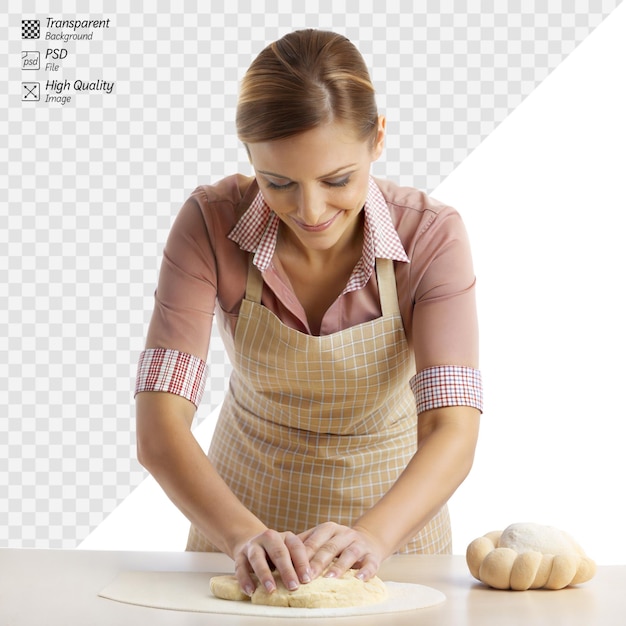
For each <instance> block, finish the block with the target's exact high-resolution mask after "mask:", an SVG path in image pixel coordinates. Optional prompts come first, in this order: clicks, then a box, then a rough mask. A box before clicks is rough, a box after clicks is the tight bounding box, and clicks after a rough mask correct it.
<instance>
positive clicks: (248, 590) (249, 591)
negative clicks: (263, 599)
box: [243, 585, 254, 597]
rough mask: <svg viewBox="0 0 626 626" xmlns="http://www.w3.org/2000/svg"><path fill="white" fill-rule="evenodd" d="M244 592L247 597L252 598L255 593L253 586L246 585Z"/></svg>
mask: <svg viewBox="0 0 626 626" xmlns="http://www.w3.org/2000/svg"><path fill="white" fill-rule="evenodd" d="M243 591H244V593H245V594H246V595H247V596H250V597H252V594H253V593H254V586H253V585H246V586H245V588H244V590H243Z"/></svg>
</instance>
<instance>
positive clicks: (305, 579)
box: [301, 570, 311, 584]
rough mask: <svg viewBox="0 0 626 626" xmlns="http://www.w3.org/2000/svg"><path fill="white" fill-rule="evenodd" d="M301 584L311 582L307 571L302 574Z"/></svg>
mask: <svg viewBox="0 0 626 626" xmlns="http://www.w3.org/2000/svg"><path fill="white" fill-rule="evenodd" d="M301 580H302V582H303V583H305V584H306V583H310V582H311V573H310V572H309V571H308V570H307V571H306V572H304V575H303V576H302V579H301Z"/></svg>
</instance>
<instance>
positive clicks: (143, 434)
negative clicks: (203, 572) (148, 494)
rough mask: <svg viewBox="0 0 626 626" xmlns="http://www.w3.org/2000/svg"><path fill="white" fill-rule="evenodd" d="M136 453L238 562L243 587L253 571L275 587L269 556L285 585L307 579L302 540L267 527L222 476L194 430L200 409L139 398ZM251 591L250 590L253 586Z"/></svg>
mask: <svg viewBox="0 0 626 626" xmlns="http://www.w3.org/2000/svg"><path fill="white" fill-rule="evenodd" d="M136 407H137V457H138V459H139V462H140V463H141V464H142V465H143V466H144V467H145V468H146V469H147V470H148V471H149V472H150V473H151V474H152V475H153V476H154V478H155V479H156V481H157V482H158V483H159V484H160V485H161V487H162V488H163V490H164V491H165V493H166V494H167V495H168V497H169V498H170V499H171V500H172V502H173V503H174V504H175V505H176V506H177V507H178V508H179V509H180V510H181V511H182V513H183V514H184V515H185V516H186V517H187V518H188V519H189V520H190V522H191V523H192V524H193V525H194V526H196V528H198V529H199V530H200V532H202V534H204V535H205V536H206V537H207V539H208V540H209V541H210V542H211V543H213V544H214V545H215V546H216V547H217V548H219V549H220V550H222V551H224V552H225V553H226V554H228V555H229V556H231V557H232V558H233V559H235V561H236V565H237V577H238V579H239V582H240V584H241V587H242V589H244V590H245V591H247V592H249V593H251V590H252V591H253V590H254V584H253V582H252V579H251V578H250V572H251V571H254V572H256V574H257V575H258V576H259V578H260V580H261V582H262V583H263V584H264V585H265V586H266V588H268V589H269V590H271V589H272V588H273V587H274V579H273V577H272V575H271V571H270V569H269V566H268V562H267V559H268V556H269V558H270V559H271V560H272V562H273V563H274V565H276V567H277V568H278V570H279V572H280V574H281V577H282V578H283V580H285V581H286V583H287V584H289V583H290V582H291V583H292V586H293V583H294V582H295V585H296V586H297V585H298V583H299V580H300V581H302V582H305V581H306V580H307V579H308V577H307V573H308V571H309V563H308V559H307V557H306V551H305V548H304V546H303V545H302V542H301V541H300V540H299V539H298V538H297V537H296V536H295V535H294V534H293V533H278V532H276V531H272V530H269V529H268V528H267V526H265V524H263V522H261V520H259V519H258V518H257V517H256V516H255V515H253V514H252V513H251V512H250V511H248V509H246V508H245V507H244V506H243V504H242V503H241V502H240V501H239V500H238V499H237V497H236V496H235V495H234V494H233V492H232V491H231V490H230V488H229V487H228V485H227V484H226V483H225V482H224V480H223V479H222V478H221V477H220V476H219V474H218V473H217V471H216V470H215V468H214V467H213V465H212V464H211V462H210V461H209V459H208V458H207V456H206V454H205V453H204V452H203V450H202V449H201V448H200V446H199V444H198V442H197V441H196V439H195V437H194V436H193V434H192V432H191V423H192V420H193V416H194V414H195V411H196V407H195V406H194V405H193V404H192V403H191V402H189V401H188V400H186V399H185V398H183V397H181V396H177V395H175V394H170V393H163V392H142V393H138V394H137V396H136ZM251 585H252V587H251V590H250V586H251Z"/></svg>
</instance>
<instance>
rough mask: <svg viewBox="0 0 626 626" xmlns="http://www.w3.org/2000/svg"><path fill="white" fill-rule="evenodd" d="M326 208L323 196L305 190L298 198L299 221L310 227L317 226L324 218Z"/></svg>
mask: <svg viewBox="0 0 626 626" xmlns="http://www.w3.org/2000/svg"><path fill="white" fill-rule="evenodd" d="M325 211H326V206H325V203H324V199H323V197H322V194H320V193H316V192H315V191H312V190H306V189H303V190H302V191H301V193H300V197H299V198H298V210H297V214H298V219H299V220H300V221H301V222H303V223H304V224H307V225H308V226H315V225H316V224H317V223H319V221H320V220H321V219H322V217H323V216H324V212H325Z"/></svg>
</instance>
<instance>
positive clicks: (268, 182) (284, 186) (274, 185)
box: [267, 180, 293, 190]
mask: <svg viewBox="0 0 626 626" xmlns="http://www.w3.org/2000/svg"><path fill="white" fill-rule="evenodd" d="M292 185H293V183H286V184H285V185H277V184H276V183H273V182H272V181H271V180H268V181H267V186H268V188H269V189H278V190H281V189H289V187H291V186H292Z"/></svg>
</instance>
